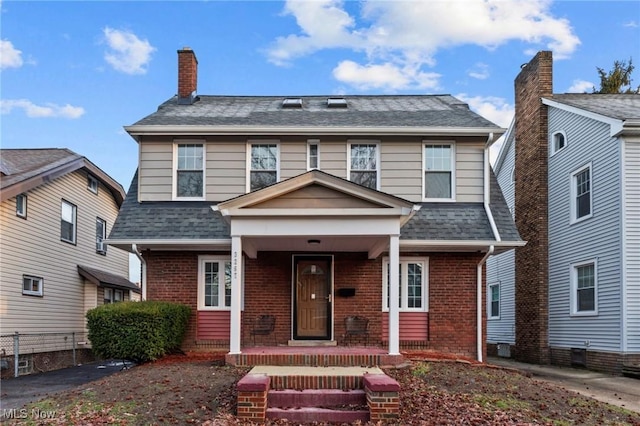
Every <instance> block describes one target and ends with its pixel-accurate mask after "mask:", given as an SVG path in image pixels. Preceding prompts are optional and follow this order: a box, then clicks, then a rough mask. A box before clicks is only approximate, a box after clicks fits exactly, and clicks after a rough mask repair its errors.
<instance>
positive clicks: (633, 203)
mask: <svg viewBox="0 0 640 426" xmlns="http://www.w3.org/2000/svg"><path fill="white" fill-rule="evenodd" d="M624 159H625V165H624V170H625V176H624V181H625V194H624V199H625V206H624V212H625V217H624V221H625V224H624V225H625V231H626V235H625V239H624V249H625V251H626V253H625V255H626V256H625V257H626V285H627V298H626V299H627V323H626V333H627V351H629V352H636V353H637V352H640V140H638V139H635V140H632V141H631V140H627V141H625V143H624Z"/></svg>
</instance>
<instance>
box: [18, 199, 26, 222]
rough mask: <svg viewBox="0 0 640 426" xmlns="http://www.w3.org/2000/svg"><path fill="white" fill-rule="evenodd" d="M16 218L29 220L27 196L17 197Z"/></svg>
mask: <svg viewBox="0 0 640 426" xmlns="http://www.w3.org/2000/svg"><path fill="white" fill-rule="evenodd" d="M16 216H18V217H21V218H24V219H26V218H27V194H19V195H17V196H16Z"/></svg>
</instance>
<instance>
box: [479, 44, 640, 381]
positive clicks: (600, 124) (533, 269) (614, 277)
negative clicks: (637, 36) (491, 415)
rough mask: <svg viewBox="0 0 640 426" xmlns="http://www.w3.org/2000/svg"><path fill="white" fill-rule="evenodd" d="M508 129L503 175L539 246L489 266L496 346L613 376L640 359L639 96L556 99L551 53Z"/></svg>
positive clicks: (538, 61)
mask: <svg viewBox="0 0 640 426" xmlns="http://www.w3.org/2000/svg"><path fill="white" fill-rule="evenodd" d="M507 135H508V136H509V137H507V138H506V142H505V144H504V146H503V147H502V149H501V152H500V154H499V157H498V160H497V162H496V167H495V170H496V173H497V175H498V180H499V182H500V185H501V186H502V189H503V191H504V194H505V196H506V199H507V202H508V203H509V204H510V205H511V206H515V209H514V215H515V220H516V224H517V225H518V229H519V230H520V232H521V235H522V237H523V238H524V239H525V240H527V241H528V242H527V246H526V247H522V248H518V249H516V250H515V255H514V254H513V251H512V252H508V253H504V254H501V255H500V256H496V257H495V258H494V259H491V260H489V261H488V271H487V281H488V286H489V289H492V288H493V287H492V285H493V284H498V285H499V290H498V291H499V296H498V297H499V301H498V305H499V306H500V308H499V309H500V312H499V315H498V316H497V317H496V318H495V319H492V318H491V317H492V312H491V306H488V310H489V320H488V324H489V325H488V336H487V338H488V342H489V343H490V345H489V346H490V350H491V349H492V345H491V344H494V343H509V344H513V345H515V346H514V347H512V348H511V349H513V352H514V355H515V357H516V358H518V359H521V360H525V361H528V362H534V363H549V362H550V363H553V364H560V365H570V364H574V365H584V366H586V367H588V368H590V369H597V370H605V371H610V372H614V373H620V372H621V371H622V369H623V366H633V365H638V364H640V95H638V94H554V93H553V90H552V57H551V53H550V52H540V53H539V54H538V55H537V56H536V57H535V58H534V59H533V60H532V61H531V62H529V63H528V64H526V65H525V66H524V67H523V69H522V71H521V72H520V75H519V76H518V77H517V79H516V116H515V120H514V123H513V124H512V126H511V128H510V129H509V130H508V132H507ZM514 301H515V304H514ZM514 328H515V335H514V334H513V333H512V330H513V329H514Z"/></svg>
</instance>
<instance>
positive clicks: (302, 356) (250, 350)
mask: <svg viewBox="0 0 640 426" xmlns="http://www.w3.org/2000/svg"><path fill="white" fill-rule="evenodd" d="M225 359H226V362H227V364H231V365H236V366H255V365H282V366H294V365H297V366H309V367H317V366H321V367H327V366H342V367H350V366H358V367H360V366H397V365H399V364H402V363H404V362H405V361H406V360H405V358H404V357H403V356H402V355H389V353H388V351H387V350H386V349H383V348H379V347H371V346H253V347H246V348H243V349H242V353H240V354H227V355H226V358H225Z"/></svg>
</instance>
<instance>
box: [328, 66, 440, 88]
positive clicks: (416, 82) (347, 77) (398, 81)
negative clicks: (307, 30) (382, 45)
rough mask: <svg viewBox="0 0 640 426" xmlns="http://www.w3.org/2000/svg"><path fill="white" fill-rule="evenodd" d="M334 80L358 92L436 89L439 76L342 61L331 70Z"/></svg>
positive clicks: (406, 69) (407, 69)
mask: <svg viewBox="0 0 640 426" xmlns="http://www.w3.org/2000/svg"><path fill="white" fill-rule="evenodd" d="M333 76H334V77H335V78H336V80H338V81H341V82H343V83H346V84H350V85H352V86H354V87H357V88H358V89H360V90H370V89H391V90H402V89H407V88H410V87H413V86H416V87H418V88H420V89H435V88H437V87H438V78H439V77H440V75H439V74H436V73H424V72H420V71H418V70H417V69H415V68H408V67H405V68H401V67H398V66H397V65H394V64H391V63H385V64H381V65H373V64H367V65H360V64H357V63H355V62H353V61H342V62H340V63H339V64H338V66H337V67H336V68H334V70H333Z"/></svg>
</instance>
